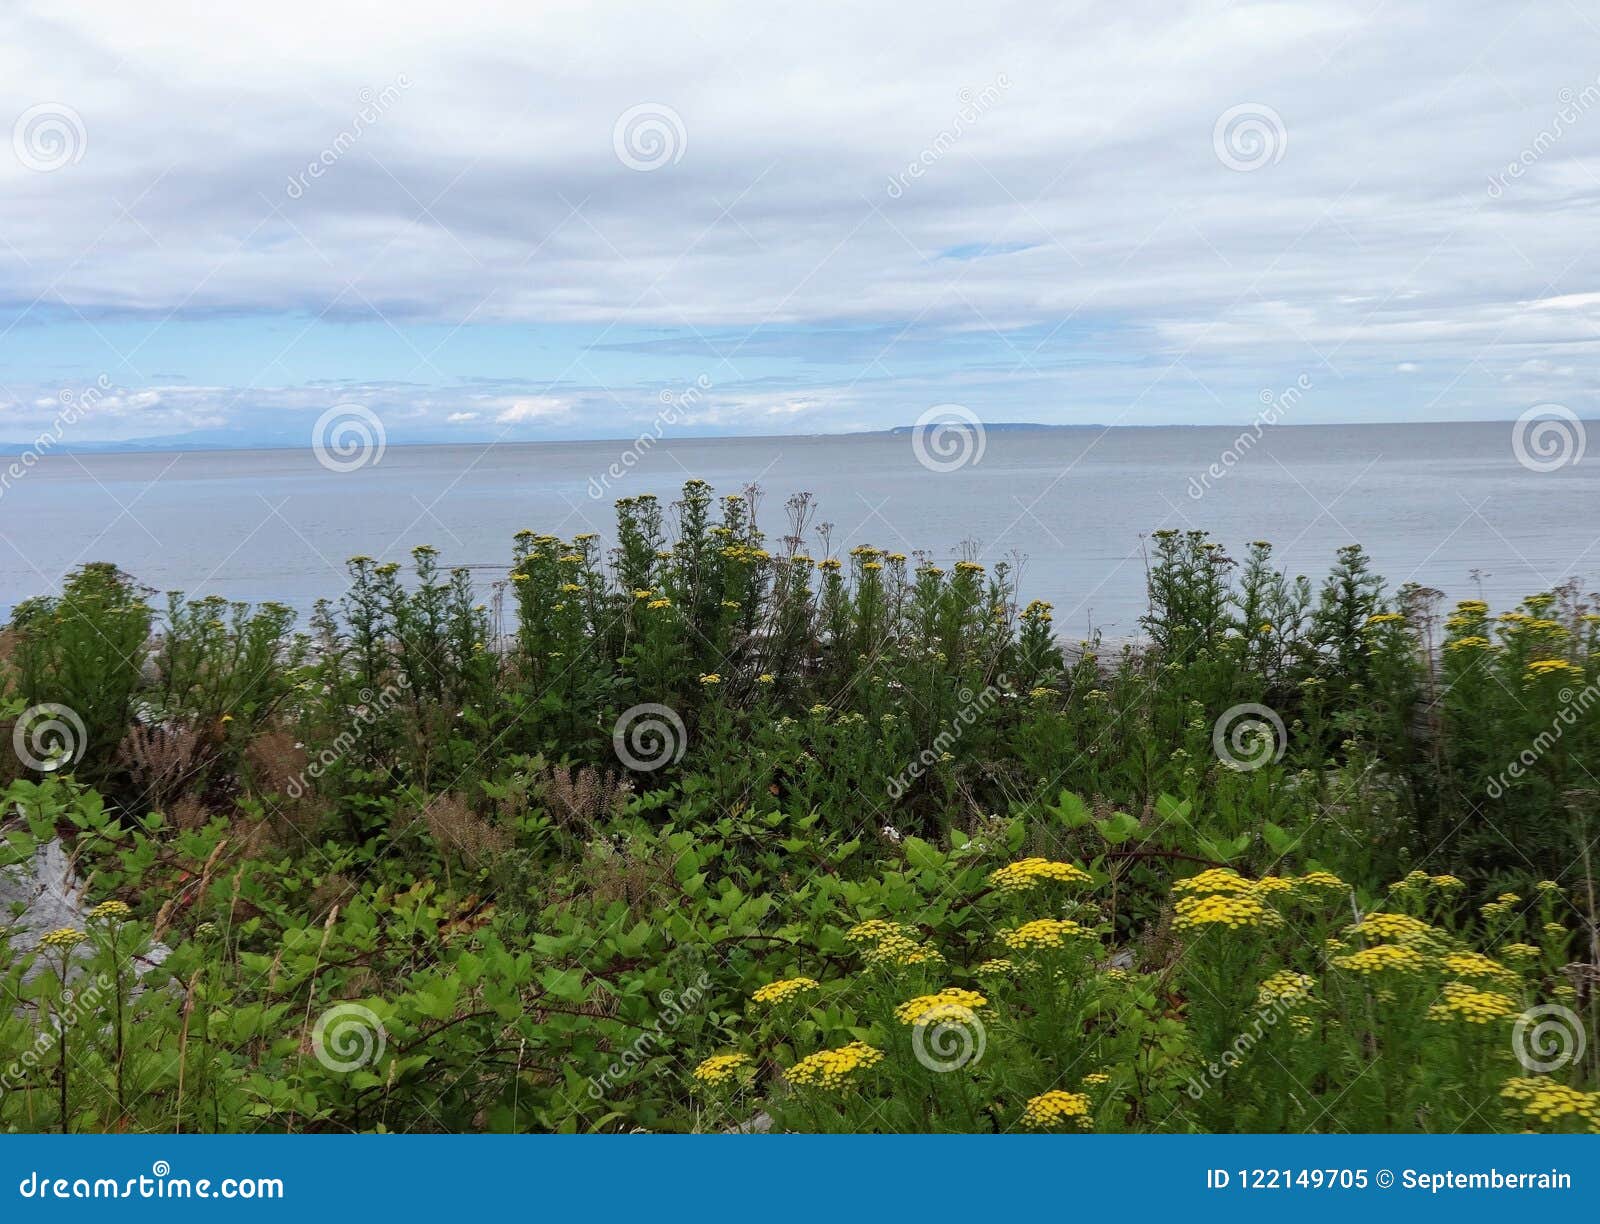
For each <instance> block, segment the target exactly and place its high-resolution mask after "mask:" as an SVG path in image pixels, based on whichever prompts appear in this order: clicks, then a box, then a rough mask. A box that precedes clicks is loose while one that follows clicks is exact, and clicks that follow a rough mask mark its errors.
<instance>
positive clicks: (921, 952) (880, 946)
mask: <svg viewBox="0 0 1600 1224" xmlns="http://www.w3.org/2000/svg"><path fill="white" fill-rule="evenodd" d="M861 959H862V960H863V961H865V962H866V963H867V964H868V965H871V966H873V967H874V968H881V967H883V966H889V965H894V966H908V965H939V964H943V963H944V957H943V956H941V955H940V954H939V949H937V948H934V947H930V946H929V945H927V944H925V943H919V942H918V941H917V940H915V939H911V938H910V937H908V936H905V935H886V936H884V938H882V939H880V940H879V941H878V942H877V943H876V944H874V945H873V946H872V947H870V948H868V949H867V950H866V951H865V952H863V953H862V955H861Z"/></svg>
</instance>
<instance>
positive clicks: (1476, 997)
mask: <svg viewBox="0 0 1600 1224" xmlns="http://www.w3.org/2000/svg"><path fill="white" fill-rule="evenodd" d="M1521 1010H1522V1008H1521V1007H1520V1006H1519V1005H1518V1004H1517V1001H1516V1000H1515V999H1513V998H1512V997H1511V996H1510V995H1503V994H1501V993H1500V992H1499V991H1497V990H1479V989H1478V988H1477V987H1475V986H1468V985H1466V984H1465V983H1464V982H1446V983H1445V986H1444V998H1443V999H1442V1000H1440V1001H1439V1002H1438V1003H1435V1004H1433V1005H1432V1006H1431V1007H1429V1008H1428V1019H1429V1020H1440V1021H1449V1020H1465V1021H1466V1022H1467V1023H1468V1024H1488V1023H1489V1022H1490V1021H1491V1020H1503V1019H1504V1018H1505V1017H1507V1016H1514V1015H1516V1014H1517V1013H1518V1012H1520V1011H1521Z"/></svg>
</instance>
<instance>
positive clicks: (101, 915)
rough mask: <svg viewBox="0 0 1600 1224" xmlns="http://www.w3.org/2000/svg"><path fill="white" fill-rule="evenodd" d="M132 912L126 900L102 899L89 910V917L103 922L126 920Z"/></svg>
mask: <svg viewBox="0 0 1600 1224" xmlns="http://www.w3.org/2000/svg"><path fill="white" fill-rule="evenodd" d="M132 913H133V911H132V910H131V909H129V908H128V903H127V902H126V901H102V902H100V904H99V905H97V906H95V907H94V908H93V909H92V910H90V911H89V917H90V918H93V919H96V920H97V921H102V922H126V921H127V920H128V918H129V916H130V915H131V914H132Z"/></svg>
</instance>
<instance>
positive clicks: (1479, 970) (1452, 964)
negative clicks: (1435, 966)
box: [1439, 952, 1519, 987]
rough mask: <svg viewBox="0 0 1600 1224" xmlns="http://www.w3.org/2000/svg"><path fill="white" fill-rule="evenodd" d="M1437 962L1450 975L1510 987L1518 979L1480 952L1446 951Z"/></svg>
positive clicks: (1515, 983)
mask: <svg viewBox="0 0 1600 1224" xmlns="http://www.w3.org/2000/svg"><path fill="white" fill-rule="evenodd" d="M1439 963H1440V964H1441V965H1443V966H1444V967H1445V969H1446V970H1447V971H1449V973H1450V975H1451V976H1452V977H1457V978H1467V979H1474V978H1478V979H1483V980H1486V981H1492V982H1499V983H1500V984H1502V985H1506V986H1511V987H1515V986H1516V985H1517V983H1518V981H1519V979H1518V977H1517V975H1516V974H1515V973H1513V972H1511V970H1509V969H1507V968H1506V967H1505V966H1504V965H1502V964H1501V963H1500V962H1499V961H1497V960H1495V959H1494V958H1493V957H1488V956H1485V955H1484V954H1483V953H1482V952H1446V953H1445V954H1444V955H1443V956H1441V957H1440V958H1439Z"/></svg>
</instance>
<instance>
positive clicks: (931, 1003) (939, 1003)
mask: <svg viewBox="0 0 1600 1224" xmlns="http://www.w3.org/2000/svg"><path fill="white" fill-rule="evenodd" d="M988 1005H989V1000H988V999H986V998H985V997H984V996H983V995H981V994H979V993H978V992H977V991H976V990H962V989H961V988H960V987H959V986H947V987H945V988H944V989H943V990H941V991H940V992H939V993H938V994H930V995H918V996H917V997H916V998H914V999H907V1000H906V1001H905V1002H904V1003H901V1004H900V1005H899V1006H898V1007H896V1008H895V1009H894V1018H895V1019H896V1020H898V1021H900V1023H901V1024H913V1025H915V1024H933V1023H936V1022H938V1021H940V1020H969V1019H971V1017H972V1013H973V1012H975V1011H977V1010H978V1008H980V1007H987V1006H988Z"/></svg>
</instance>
